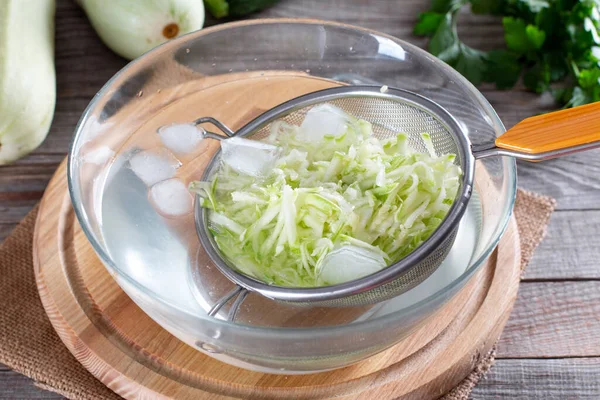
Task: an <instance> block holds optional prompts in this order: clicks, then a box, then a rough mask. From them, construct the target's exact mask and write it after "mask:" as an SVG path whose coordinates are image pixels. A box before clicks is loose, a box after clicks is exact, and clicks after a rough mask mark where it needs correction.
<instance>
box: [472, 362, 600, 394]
mask: <svg viewBox="0 0 600 400" xmlns="http://www.w3.org/2000/svg"><path fill="white" fill-rule="evenodd" d="M598 376H600V358H583V359H563V360H496V363H495V365H494V366H493V367H492V369H491V370H490V372H489V373H488V375H487V376H486V377H485V378H484V379H483V380H482V381H481V382H479V384H478V385H477V386H476V387H475V389H474V390H473V393H472V396H471V398H472V399H473V400H491V399H512V400H530V399H545V400H563V399H580V400H583V399H589V400H592V399H593V400H597V399H599V398H600V380H598Z"/></svg>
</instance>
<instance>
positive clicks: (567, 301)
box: [498, 281, 600, 358]
mask: <svg viewBox="0 0 600 400" xmlns="http://www.w3.org/2000/svg"><path fill="white" fill-rule="evenodd" d="M598 332H600V282H598V281H588V282H543V283H540V282H522V283H521V286H520V287H519V298H518V299H517V302H516V304H515V308H514V309H513V312H512V314H511V318H510V320H509V321H508V323H507V324H506V327H505V329H504V332H503V333H502V337H501V338H500V342H499V343H498V357H500V358H502V357H509V358H545V357H549V358H557V357H581V356H587V357H592V356H600V335H598Z"/></svg>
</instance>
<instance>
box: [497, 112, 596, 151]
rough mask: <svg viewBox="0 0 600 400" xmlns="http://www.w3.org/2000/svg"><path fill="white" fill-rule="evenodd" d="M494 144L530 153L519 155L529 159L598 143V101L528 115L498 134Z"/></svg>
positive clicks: (506, 148) (576, 149)
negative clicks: (500, 134)
mask: <svg viewBox="0 0 600 400" xmlns="http://www.w3.org/2000/svg"><path fill="white" fill-rule="evenodd" d="M496 147H499V148H501V149H505V150H509V151H514V152H517V153H521V154H523V153H524V154H525V155H532V157H520V158H528V159H530V160H531V161H539V160H543V159H548V158H554V157H557V156H560V155H564V154H569V153H572V152H576V151H580V150H586V149H589V148H593V147H600V102H596V103H592V104H587V105H583V106H579V107H574V108H570V109H566V110H561V111H556V112H551V113H548V114H544V115H538V116H535V117H531V118H527V119H525V120H523V121H521V122H519V123H518V124H517V125H515V126H514V127H513V128H511V129H509V130H508V131H506V132H505V133H504V134H503V135H502V136H500V137H498V138H497V139H496ZM517 157H518V156H517Z"/></svg>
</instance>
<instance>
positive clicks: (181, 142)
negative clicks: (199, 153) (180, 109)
mask: <svg viewBox="0 0 600 400" xmlns="http://www.w3.org/2000/svg"><path fill="white" fill-rule="evenodd" d="M202 133H203V129H202V128H199V127H197V126H195V125H192V124H172V125H167V126H163V127H161V128H160V129H159V130H158V134H159V135H160V140H161V141H162V143H163V144H164V145H165V147H166V148H168V149H169V150H171V151H172V152H173V153H176V154H186V153H189V152H191V151H193V150H194V149H195V148H196V146H198V143H200V142H201V141H202V139H203V134H202Z"/></svg>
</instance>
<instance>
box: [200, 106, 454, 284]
mask: <svg viewBox="0 0 600 400" xmlns="http://www.w3.org/2000/svg"><path fill="white" fill-rule="evenodd" d="M422 140H423V142H422V146H423V148H425V149H427V151H428V153H418V152H416V151H414V150H413V148H412V147H411V146H409V140H408V137H407V136H406V135H405V134H402V133H401V134H398V135H397V136H396V137H393V138H391V139H387V140H378V139H377V138H375V137H374V136H372V128H371V125H370V124H369V123H368V122H366V121H363V120H358V119H355V118H353V117H349V123H348V124H347V127H346V130H345V132H344V133H343V134H341V135H339V136H337V137H336V136H325V137H324V140H322V141H314V140H312V141H308V140H306V139H305V136H303V135H302V132H301V128H300V127H298V126H293V125H289V124H287V123H285V122H283V121H278V122H276V123H274V124H272V131H271V135H270V137H269V138H267V139H266V140H265V141H266V142H268V143H271V144H273V145H276V146H278V147H280V149H281V156H280V157H279V158H278V160H277V161H276V162H275V163H274V165H273V166H272V167H271V168H269V169H268V170H269V171H270V172H269V173H268V174H267V175H266V176H263V177H261V178H260V179H257V178H256V177H255V176H249V175H245V174H243V173H240V172H236V170H234V169H233V168H232V167H231V166H229V165H227V164H225V163H222V164H221V166H220V167H219V171H218V173H217V174H216V176H215V178H214V179H213V180H212V182H193V183H192V184H191V185H190V190H192V191H193V192H196V193H199V194H200V195H201V197H200V201H201V205H202V206H203V207H206V208H208V209H210V211H209V219H210V226H211V232H212V234H213V235H214V239H215V241H216V243H217V245H218V247H219V249H220V250H221V252H222V253H223V254H224V255H225V256H226V257H227V258H228V259H229V260H230V261H231V262H232V263H233V265H235V266H236V267H237V268H238V269H239V270H240V271H242V272H243V273H245V274H248V275H251V276H253V277H255V278H257V279H259V280H261V281H264V282H266V283H268V284H273V285H279V286H287V287H316V286H324V285H329V284H333V283H339V282H338V281H337V280H336V279H334V280H331V279H329V281H328V280H327V279H324V278H323V274H322V273H321V272H322V267H323V264H324V260H325V258H326V257H327V255H328V254H329V253H330V252H332V251H333V250H336V249H339V248H340V247H343V246H347V245H349V246H353V247H354V248H356V247H359V248H361V249H364V250H368V251H369V252H370V253H371V254H374V255H375V256H376V258H378V259H381V258H383V260H385V263H386V264H387V265H389V264H391V263H393V262H395V261H397V260H399V259H401V258H402V257H404V256H406V255H407V254H409V253H410V252H412V251H413V250H414V249H415V248H417V247H418V246H419V245H420V244H421V243H423V241H425V240H426V239H427V238H428V237H429V236H430V235H431V233H432V232H433V231H434V230H435V229H436V228H437V227H438V226H439V225H440V223H441V221H442V220H443V219H444V217H445V216H446V214H447V212H448V210H449V209H450V206H451V205H452V203H453V201H454V199H455V197H456V194H457V191H458V188H459V185H460V183H459V181H460V176H461V170H460V167H458V166H457V165H455V164H454V159H455V157H456V156H455V155H453V154H446V155H439V156H437V155H435V154H434V153H433V145H432V143H431V138H430V137H429V135H428V134H426V133H424V134H422ZM344 267H345V265H338V266H336V268H340V269H342V268H344ZM334 275H335V274H334ZM341 275H343V274H341ZM327 276H331V273H328V274H327Z"/></svg>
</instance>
